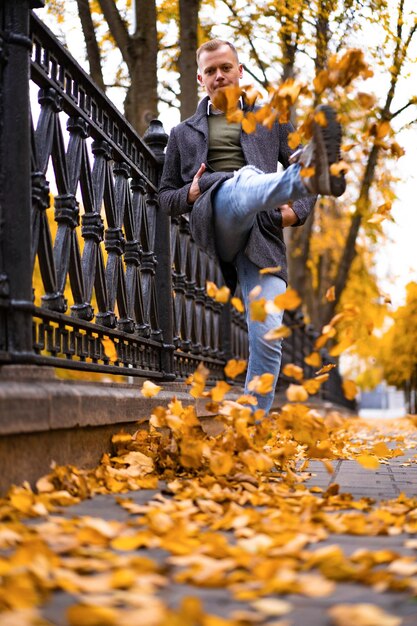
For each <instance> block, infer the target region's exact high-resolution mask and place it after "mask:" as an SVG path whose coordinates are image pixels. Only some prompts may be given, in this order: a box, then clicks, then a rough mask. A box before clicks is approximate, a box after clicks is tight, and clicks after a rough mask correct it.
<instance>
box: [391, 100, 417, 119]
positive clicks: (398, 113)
mask: <svg viewBox="0 0 417 626" xmlns="http://www.w3.org/2000/svg"><path fill="white" fill-rule="evenodd" d="M413 104H414V105H417V98H416V97H414V98H411V100H409V101H408V102H407V104H405V105H404V106H402V107H401V108H400V109H398V110H397V111H395V113H391V116H390V117H391V119H394V117H397V115H400V113H402V112H403V111H405V110H406V109H408V107H411V106H413Z"/></svg>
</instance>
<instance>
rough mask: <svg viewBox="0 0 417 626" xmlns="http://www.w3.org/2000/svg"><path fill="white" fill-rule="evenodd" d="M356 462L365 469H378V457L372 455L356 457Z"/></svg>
mask: <svg viewBox="0 0 417 626" xmlns="http://www.w3.org/2000/svg"><path fill="white" fill-rule="evenodd" d="M356 461H357V462H358V463H359V465H362V467H364V468H365V469H369V470H377V469H378V468H379V461H378V457H376V456H375V455H373V454H360V455H359V456H357V457H356Z"/></svg>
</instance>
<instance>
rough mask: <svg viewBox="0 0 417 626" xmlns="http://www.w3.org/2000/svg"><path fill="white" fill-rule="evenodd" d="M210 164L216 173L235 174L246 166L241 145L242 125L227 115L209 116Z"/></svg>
mask: <svg viewBox="0 0 417 626" xmlns="http://www.w3.org/2000/svg"><path fill="white" fill-rule="evenodd" d="M208 127H209V149H208V157H207V160H208V164H209V165H210V167H212V168H213V170H214V171H215V172H233V171H234V170H238V169H240V168H241V167H243V166H244V165H246V162H245V157H244V156H243V152H242V147H241V145H240V129H241V125H240V124H239V123H236V122H232V123H229V122H228V121H227V120H226V116H225V115H209V116H208Z"/></svg>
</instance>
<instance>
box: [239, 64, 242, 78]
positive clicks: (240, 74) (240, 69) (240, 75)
mask: <svg viewBox="0 0 417 626" xmlns="http://www.w3.org/2000/svg"><path fill="white" fill-rule="evenodd" d="M242 77H243V65H242V63H239V78H242Z"/></svg>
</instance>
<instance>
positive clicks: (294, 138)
mask: <svg viewBox="0 0 417 626" xmlns="http://www.w3.org/2000/svg"><path fill="white" fill-rule="evenodd" d="M300 143H301V135H300V133H297V132H293V133H289V134H288V147H289V148H291V150H296V148H298V146H299V145H300Z"/></svg>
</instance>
